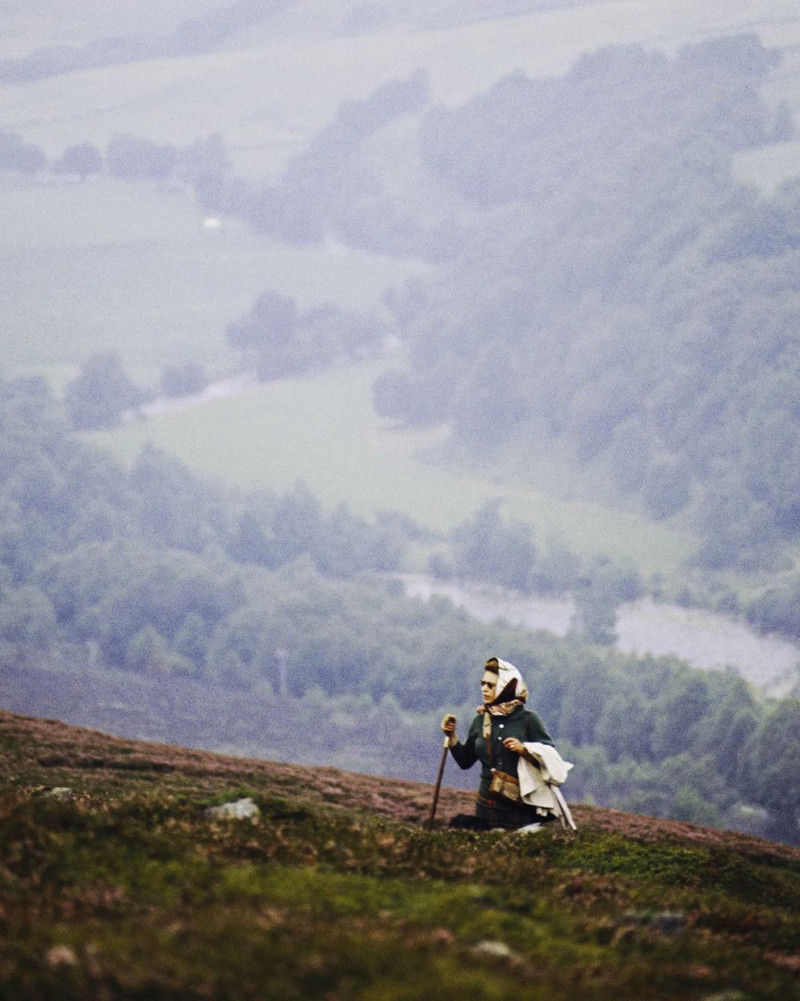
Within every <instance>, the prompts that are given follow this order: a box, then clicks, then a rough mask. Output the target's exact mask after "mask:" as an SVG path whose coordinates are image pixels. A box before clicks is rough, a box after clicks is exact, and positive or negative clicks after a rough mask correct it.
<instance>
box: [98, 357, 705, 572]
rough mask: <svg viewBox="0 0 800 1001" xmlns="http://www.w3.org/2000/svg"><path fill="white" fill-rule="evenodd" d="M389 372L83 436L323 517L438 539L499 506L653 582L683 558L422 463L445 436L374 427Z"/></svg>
mask: <svg viewBox="0 0 800 1001" xmlns="http://www.w3.org/2000/svg"><path fill="white" fill-rule="evenodd" d="M384 364H385V362H379V363H376V362H370V363H362V364H359V365H356V366H348V367H342V368H339V369H335V370H333V371H331V372H327V373H325V374H323V375H319V376H316V377H315V378H313V379H311V378H309V379H286V380H282V381H280V382H273V383H268V384H266V385H261V386H258V387H256V388H253V389H251V390H249V391H247V392H245V393H242V394H240V395H233V396H230V397H228V398H219V399H213V400H210V401H208V402H206V403H204V404H203V405H202V406H193V407H187V408H186V409H183V410H173V411H169V412H167V413H165V414H163V415H162V416H159V417H153V418H149V419H147V420H144V421H132V422H130V423H128V424H126V425H124V426H122V427H120V428H118V429H116V430H114V431H110V432H103V433H97V434H93V435H91V436H90V437H91V440H93V441H95V442H97V443H99V444H102V445H103V446H105V447H107V448H109V449H111V450H112V451H113V452H114V453H115V454H116V455H117V456H118V457H119V458H121V459H122V460H123V461H124V462H126V463H130V462H132V461H133V460H134V459H135V457H136V455H137V454H138V452H139V449H140V448H141V446H142V445H143V444H144V443H145V442H148V441H149V442H152V443H153V444H154V445H156V446H158V447H160V448H163V449H164V450H165V451H167V452H169V453H170V454H172V455H174V456H176V457H177V458H179V459H181V460H182V461H183V462H185V463H186V464H187V465H189V466H191V467H192V468H193V469H195V470H197V471H200V472H203V473H206V474H208V475H210V476H212V477H214V478H217V479H220V480H222V481H223V482H225V483H229V484H239V485H242V486H245V487H264V488H268V489H270V490H275V491H278V492H283V491H286V490H290V489H291V488H292V487H293V486H294V485H295V483H296V482H297V481H303V482H305V483H306V484H307V485H308V487H309V488H310V489H311V491H312V493H313V494H314V495H315V496H317V497H318V498H319V499H320V500H321V501H322V502H323V504H325V505H326V506H327V507H334V506H336V505H338V504H347V505H348V506H349V507H350V509H351V510H352V511H354V512H356V513H358V514H361V515H363V516H365V517H370V516H372V515H374V514H375V512H378V511H401V512H403V513H405V514H407V515H409V516H410V517H411V518H413V519H414V520H416V521H418V522H419V523H421V524H423V525H426V526H428V527H430V528H433V529H436V530H440V531H448V530H449V529H450V528H452V527H453V526H454V525H456V524H458V523H459V522H461V521H464V520H465V519H467V518H469V517H470V516H471V515H472V514H473V513H474V512H475V511H476V510H477V509H478V508H479V507H480V506H481V505H482V504H484V503H485V502H486V501H487V500H490V499H493V498H495V497H500V498H503V505H502V507H501V513H502V515H503V516H504V517H513V518H517V519H519V520H521V521H524V522H526V523H528V524H530V525H532V526H533V527H534V530H535V538H536V539H537V540H538V541H539V542H540V543H544V542H546V541H547V540H548V539H550V538H553V537H555V538H558V539H560V540H562V541H563V542H564V543H565V544H566V545H567V546H569V547H570V548H571V549H574V550H575V551H578V552H582V553H585V554H589V555H600V554H604V553H605V554H609V555H611V556H613V557H614V558H615V559H624V558H626V557H628V558H630V559H632V560H634V561H635V562H636V563H637V564H638V565H639V566H640V567H641V569H642V570H643V572H645V573H648V574H649V573H656V572H660V573H664V574H669V573H671V572H672V571H674V570H676V569H677V568H678V566H679V563H680V561H681V560H682V559H683V558H685V557H686V556H687V555H688V553H689V550H690V546H691V540H690V539H689V538H688V537H684V536H683V535H681V534H680V533H679V532H678V531H676V530H675V529H673V528H668V527H666V526H664V525H657V524H650V523H647V522H646V521H645V520H644V519H643V518H640V517H638V516H637V515H634V514H631V513H625V512H619V511H614V512H611V511H609V510H608V509H607V508H604V507H602V506H601V505H599V504H591V503H586V502H582V501H577V500H561V499H557V498H556V497H554V496H553V495H552V494H549V493H546V492H545V491H538V490H535V489H533V488H527V489H526V488H524V487H522V486H515V487H509V486H508V485H501V484H498V483H494V482H492V481H491V480H489V479H487V478H486V477H484V476H482V475H481V473H480V471H472V472H470V471H465V470H461V469H459V470H456V469H452V468H447V467H445V466H442V465H438V464H437V465H434V464H432V463H431V462H428V461H426V458H425V453H426V451H428V450H430V449H431V448H433V447H435V445H436V444H437V443H438V442H439V441H440V440H441V438H442V437H443V435H445V434H446V429H443V428H440V429H438V430H435V431H425V432H415V431H408V430H403V429H398V428H396V427H393V426H392V425H391V424H389V423H387V422H386V421H383V420H380V419H379V418H377V417H375V415H374V413H373V411H372V406H371V385H372V381H373V379H374V378H375V376H376V375H377V374H378V372H379V371H380V370H381V367H382V366H383V365H384ZM541 461H542V462H543V463H544V462H545V461H546V459H545V458H542V460H541ZM536 473H537V471H536V470H535V469H531V470H529V475H530V478H531V482H535V480H536Z"/></svg>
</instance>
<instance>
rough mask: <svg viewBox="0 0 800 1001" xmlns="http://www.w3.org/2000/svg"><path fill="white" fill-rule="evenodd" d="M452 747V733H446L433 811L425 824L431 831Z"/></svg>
mask: <svg viewBox="0 0 800 1001" xmlns="http://www.w3.org/2000/svg"><path fill="white" fill-rule="evenodd" d="M449 748H450V734H449V733H446V734H445V735H444V746H443V747H442V760H441V761H440V762H439V774H438V775H437V776H436V785H435V786H434V789H433V802H432V803H431V812H430V813H429V814H428V823H427V824H426V825H425V827H426V829H427V830H429V831H432V830H433V818H434V817H435V816H436V804H437V803H438V802H439V790H440V789H441V788H442V775H443V773H444V763H445V761H447V752H448V750H449Z"/></svg>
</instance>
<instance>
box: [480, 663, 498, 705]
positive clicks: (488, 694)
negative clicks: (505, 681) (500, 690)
mask: <svg viewBox="0 0 800 1001" xmlns="http://www.w3.org/2000/svg"><path fill="white" fill-rule="evenodd" d="M496 688H497V675H496V674H492V672H491V671H485V672H484V675H483V677H482V678H481V694H482V695H483V704H484V705H485V706H488V705H489V703H490V702H492V701H493V700H494V694H495V690H496Z"/></svg>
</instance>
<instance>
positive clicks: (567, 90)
mask: <svg viewBox="0 0 800 1001" xmlns="http://www.w3.org/2000/svg"><path fill="white" fill-rule="evenodd" d="M1 9H2V13H3V26H4V29H5V30H4V32H3V38H2V41H0V206H1V211H2V219H3V223H4V225H3V226H2V229H0V254H1V255H2V263H3V266H2V268H0V322H1V323H2V331H3V335H2V336H3V355H2V367H1V368H0V375H2V377H3V380H4V382H3V387H2V389H3V392H2V400H3V414H4V417H3V423H2V431H0V435H1V436H2V441H1V442H0V471H1V472H2V496H0V565H1V566H2V573H1V574H0V641H1V642H2V650H0V653H1V654H2V657H1V658H0V660H1V662H2V671H3V674H2V686H3V687H2V689H1V690H0V697H2V699H3V701H4V704H5V705H7V706H8V707H9V708H13V709H19V710H22V711H29V712H36V713H43V714H51V715H58V716H60V717H61V718H64V719H67V720H70V721H76V722H86V723H90V724H91V725H96V726H101V727H104V728H106V729H109V730H112V731H115V732H120V733H126V734H132V735H136V736H146V737H154V738H158V739H170V740H176V741H181V742H185V743H195V744H200V745H203V746H210V747H225V748H227V749H237V750H243V751H247V752H249V753H257V754H263V755H267V756H269V755H272V756H275V757H280V758H284V759H288V760H314V761H319V760H324V761H328V762H331V763H335V764H339V765H342V766H345V767H356V768H364V769H367V770H374V771H379V772H380V771H382V772H384V773H392V774H404V775H412V776H414V777H419V778H426V777H428V776H427V771H431V770H432V768H433V767H434V765H435V762H434V760H433V759H435V757H436V747H437V742H438V738H436V720H437V714H438V713H439V712H440V711H441V710H442V709H445V708H453V707H459V706H460V707H461V712H462V715H463V714H469V712H470V711H471V709H470V707H471V705H472V702H473V701H474V699H475V692H474V689H475V688H476V680H475V679H476V672H477V671H478V670H479V667H480V664H482V662H483V660H484V659H485V657H486V656H489V655H490V654H492V653H495V654H498V655H500V656H507V657H509V659H512V660H515V662H518V663H519V665H520V667H521V668H522V669H523V671H524V673H526V675H528V676H530V679H531V681H532V682H533V684H532V688H533V691H534V701H535V702H536V706H537V708H539V709H540V710H541V712H542V714H543V715H544V716H545V718H546V719H547V721H548V723H549V724H550V725H551V727H552V729H553V732H554V733H555V735H556V736H557V738H558V741H559V746H560V747H564V748H565V749H567V750H568V751H569V753H571V754H573V757H574V758H575V760H576V761H578V762H579V764H580V765H581V768H576V770H575V773H574V775H575V779H574V782H573V789H574V795H575V796H586V797H594V798H596V799H598V800H599V801H602V802H609V803H612V804H614V805H622V806H626V807H628V808H633V809H639V810H642V811H644V812H654V813H661V814H669V815H679V816H684V817H686V818H688V819H697V820H701V821H704V822H711V823H727V824H734V825H737V826H744V827H748V826H749V827H750V828H754V829H755V828H758V829H761V830H770V831H772V832H773V833H777V835H778V836H780V837H785V838H788V839H790V840H792V839H795V838H796V836H797V828H796V809H797V805H798V799H800V795H798V790H797V789H796V786H795V783H796V779H794V778H793V777H792V776H793V775H796V774H797V769H796V764H797V760H796V759H797V755H798V753H800V751H798V733H799V730H798V721H799V720H800V712H799V711H798V703H797V698H796V696H797V694H798V682H799V679H798V674H797V664H798V660H799V659H800V647H798V645H797V644H798V642H800V573H799V572H798V569H797V556H798V536H799V535H800V435H798V430H799V427H798V425H800V395H799V391H798V388H797V387H798V386H800V371H798V368H799V367H800V352H798V323H797V320H798V313H799V312H800V285H799V281H800V279H798V275H800V159H798V151H800V134H798V115H799V114H800V15H798V14H797V13H796V11H795V5H793V4H792V5H790V4H789V3H784V2H777V0H776V2H771V3H770V2H764V3H759V4H755V5H754V4H752V3H731V2H726V3H721V2H720V3H715V2H712V3H706V4H703V5H697V4H690V3H688V2H687V3H683V2H676V0H663V2H659V0H629V2H599V3H586V4H581V3H536V2H523V0H519V2H512V0H509V2H508V3H500V4H498V3H494V4H488V3H484V2H482V0H474V2H463V0H462V2H460V3H448V2H428V3H425V4H422V3H419V4H417V3H415V2H409V3H405V4H397V3H395V4H389V3H383V2H380V0H377V2H374V3H349V2H346V0H342V2H339V3H323V2H320V0H294V2H292V0H273V2H271V3H269V2H268V3H265V2H255V0H238V2H233V3H214V2H209V3H197V2H190V0H176V2H173V3H171V4H169V5H168V6H166V7H165V6H164V5H163V4H155V3H149V2H132V3H129V4H126V5H124V6H122V5H118V4H116V3H102V2H99V3H98V2H96V0H93V2H92V3H89V2H88V0H87V2H85V3H84V2H82V0H75V2H73V3H71V4H69V5H64V4H50V3H45V2H36V0H33V2H27V3H25V4H24V5H23V4H21V3H20V4H15V3H5V4H3V5H2V8H1ZM415 588H416V590H414V589H415ZM487 589H488V590H487ZM415 595H418V596H417V597H415ZM437 595H438V597H437ZM462 606H465V607H466V608H468V609H469V611H470V613H471V615H470V614H467V612H465V611H463V610H460V609H461V607H462ZM472 616H474V617H472ZM498 617H499V618H498ZM699 637H701V638H702V639H701V641H700V642H698V638H699ZM708 669H713V673H708ZM630 720H635V724H634V723H631V722H629V721H630ZM622 721H624V724H623V722H622ZM298 728H299V729H302V730H303V732H304V733H306V734H308V736H307V738H306V739H304V740H303V741H299V742H298V741H296V740H295V739H294V738H293V736H292V734H293V733H295V732H297V730H298ZM426 741H427V742H429V743H426ZM676 755H678V756H680V755H688V757H686V758H685V759H681V760H680V767H676V762H675V760H673V759H674V756H676ZM771 759H775V760H777V761H778V762H779V764H780V766H781V767H780V768H779V770H778V771H779V774H778V775H777V778H776V777H774V776H772V777H771V778H770V780H769V781H767V780H766V779H764V778H763V776H762V775H761V771H760V769H761V764H763V762H765V761H768V760H771ZM426 770H427V771H426ZM579 776H580V777H579ZM669 776H672V777H669ZM676 776H677V778H676ZM452 779H453V781H455V780H456V777H455V776H452ZM465 781H467V782H471V781H472V777H471V776H470V777H467V778H466V779H465ZM775 789H777V790H778V792H775V791H774V790H775ZM770 825H771V826H770Z"/></svg>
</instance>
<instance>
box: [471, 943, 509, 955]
mask: <svg viewBox="0 0 800 1001" xmlns="http://www.w3.org/2000/svg"><path fill="white" fill-rule="evenodd" d="M472 951H473V952H474V953H476V955H478V956H489V957H491V958H492V959H511V949H509V947H508V946H507V945H506V944H505V942H496V941H493V940H492V939H485V940H484V941H483V942H478V944H477V945H476V946H475V947H474V948H473V950H472Z"/></svg>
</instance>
